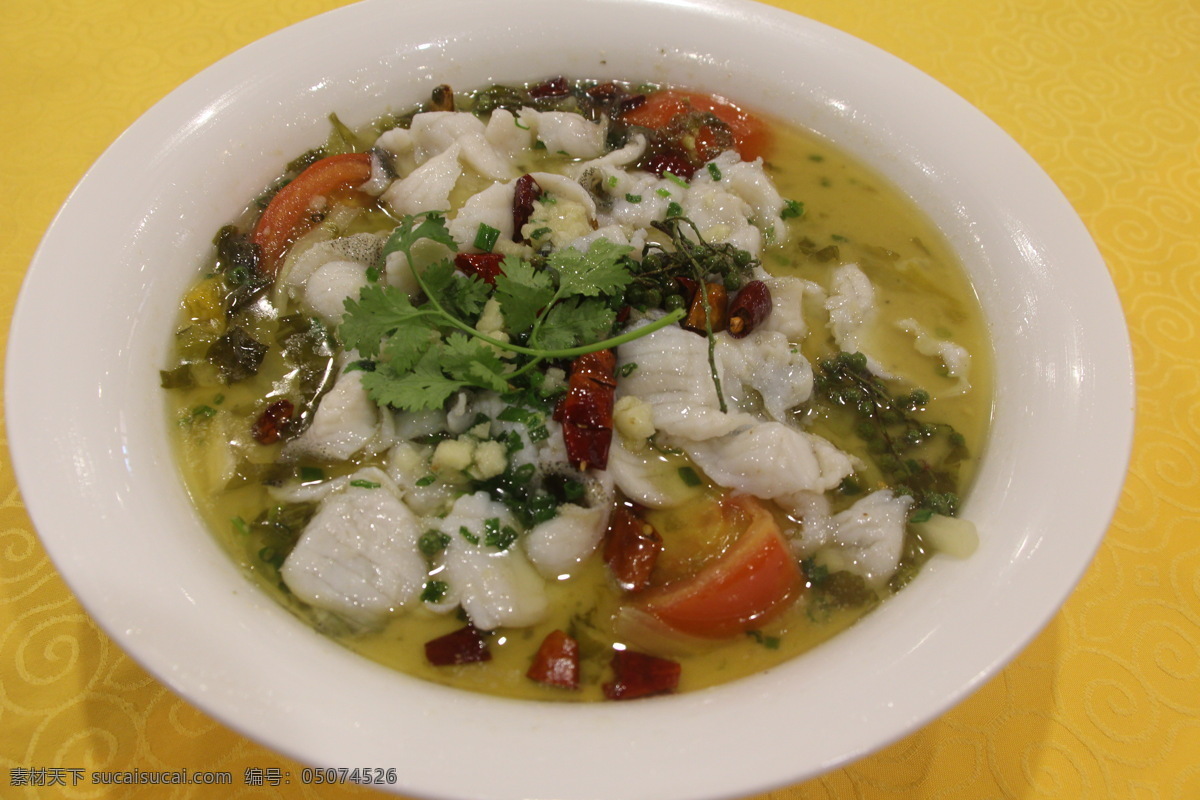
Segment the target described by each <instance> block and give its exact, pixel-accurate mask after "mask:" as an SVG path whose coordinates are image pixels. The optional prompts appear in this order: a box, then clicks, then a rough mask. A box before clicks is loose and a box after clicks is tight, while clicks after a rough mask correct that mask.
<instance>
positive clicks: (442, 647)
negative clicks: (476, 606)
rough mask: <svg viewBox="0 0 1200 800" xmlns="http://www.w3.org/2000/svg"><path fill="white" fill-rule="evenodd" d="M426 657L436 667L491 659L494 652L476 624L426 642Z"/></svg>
mask: <svg viewBox="0 0 1200 800" xmlns="http://www.w3.org/2000/svg"><path fill="white" fill-rule="evenodd" d="M425 659H426V660H427V661H428V662H429V663H430V664H433V665H434V666H435V667H449V666H452V665H454V664H475V663H478V662H480V661H491V660H492V653H491V651H490V650H488V646H487V641H486V640H485V639H484V638H483V634H482V633H480V632H479V630H478V629H477V628H476V627H475V626H474V625H467V626H466V627H463V628H459V629H458V630H456V631H451V632H450V633H447V634H446V635H445V636H439V637H438V638H436V639H430V640H429V641H428V642H426V643H425Z"/></svg>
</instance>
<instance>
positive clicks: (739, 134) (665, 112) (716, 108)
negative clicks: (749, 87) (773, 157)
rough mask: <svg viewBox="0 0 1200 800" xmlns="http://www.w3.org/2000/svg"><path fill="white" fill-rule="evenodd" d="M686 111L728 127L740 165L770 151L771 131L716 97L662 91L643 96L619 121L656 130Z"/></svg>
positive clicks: (759, 120)
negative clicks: (710, 116)
mask: <svg viewBox="0 0 1200 800" xmlns="http://www.w3.org/2000/svg"><path fill="white" fill-rule="evenodd" d="M690 111H702V112H708V113H710V114H712V115H713V116H715V117H716V118H717V119H719V120H721V121H722V122H724V123H725V124H726V125H728V126H729V129H730V131H731V132H732V133H733V141H734V147H735V148H737V151H738V155H740V156H741V157H742V160H743V161H753V160H754V159H756V158H758V157H759V156H763V157H766V155H767V153H768V152H769V151H770V149H771V131H770V129H769V128H768V127H767V124H766V123H765V122H764V121H763V120H761V119H759V118H758V117H756V116H754V115H753V114H751V113H749V112H747V111H744V110H742V109H741V108H739V107H738V106H735V105H734V104H733V103H731V102H729V101H728V100H726V99H725V98H723V97H718V96H716V95H708V94H702V93H700V92H689V91H685V90H683V89H662V90H660V91H657V92H652V93H651V94H648V95H646V102H644V103H642V104H641V105H640V106H637V107H636V108H632V109H630V110H629V111H626V112H625V113H623V114H622V115H621V119H622V120H624V121H625V122H628V123H630V124H631V125H641V126H642V127H645V128H650V129H652V130H660V129H662V128H665V127H667V126H668V125H670V124H671V121H672V120H674V119H675V118H676V117H677V116H679V115H680V114H686V113H688V112H690Z"/></svg>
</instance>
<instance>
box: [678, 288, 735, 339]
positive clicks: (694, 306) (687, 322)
mask: <svg viewBox="0 0 1200 800" xmlns="http://www.w3.org/2000/svg"><path fill="white" fill-rule="evenodd" d="M677 280H679V281H680V282H681V283H683V282H684V281H685V280H686V281H690V282H691V284H692V288H691V289H690V291H689V297H690V300H689V301H688V313H687V316H686V317H684V318H683V319H682V320H680V322H679V326H680V327H682V328H686V329H688V330H689V331H692V332H694V333H699V334H706V333H707V332H708V327H707V326H706V325H705V324H704V319H705V308H704V300H705V296H706V295H707V297H708V309H707V311H708V320H709V322H710V323H711V325H712V332H713V333H716V332H717V331H723V330H725V324H726V321H727V320H728V314H727V307H728V305H729V301H728V295H727V294H726V292H725V287H724V286H722V285H721V284H719V283H705V284H704V294H701V293H700V291H699V287H697V286H696V285H695V283H696V282H695V281H691V279H690V278H678V279H677ZM684 287H685V288H688V287H687V284H684Z"/></svg>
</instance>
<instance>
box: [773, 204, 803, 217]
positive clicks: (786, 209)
mask: <svg viewBox="0 0 1200 800" xmlns="http://www.w3.org/2000/svg"><path fill="white" fill-rule="evenodd" d="M779 216H780V217H781V218H782V219H794V218H796V217H802V216H804V203H801V202H799V201H797V200H785V201H783V210H782V211H780V212H779Z"/></svg>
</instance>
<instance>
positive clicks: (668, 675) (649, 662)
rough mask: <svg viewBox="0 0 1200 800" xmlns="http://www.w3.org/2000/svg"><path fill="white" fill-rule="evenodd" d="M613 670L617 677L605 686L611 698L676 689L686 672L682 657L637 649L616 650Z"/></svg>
mask: <svg viewBox="0 0 1200 800" xmlns="http://www.w3.org/2000/svg"><path fill="white" fill-rule="evenodd" d="M612 670H613V679H612V680H611V681H609V682H607V683H605V684H604V686H603V689H604V696H605V697H606V698H608V699H609V700H635V699H637V698H639V697H649V696H650V695H655V694H667V693H669V692H673V691H675V690H676V689H677V688H678V687H679V676H680V674H681V673H682V672H683V668H682V667H681V666H680V664H679V662H678V661H672V660H671V659H669V658H659V657H658V656H652V655H648V654H646V653H639V652H637V651H634V650H618V651H617V652H615V653H613V657H612Z"/></svg>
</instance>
